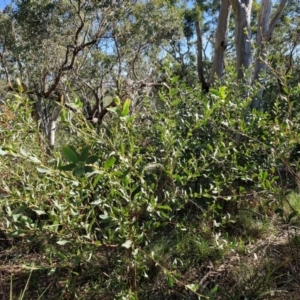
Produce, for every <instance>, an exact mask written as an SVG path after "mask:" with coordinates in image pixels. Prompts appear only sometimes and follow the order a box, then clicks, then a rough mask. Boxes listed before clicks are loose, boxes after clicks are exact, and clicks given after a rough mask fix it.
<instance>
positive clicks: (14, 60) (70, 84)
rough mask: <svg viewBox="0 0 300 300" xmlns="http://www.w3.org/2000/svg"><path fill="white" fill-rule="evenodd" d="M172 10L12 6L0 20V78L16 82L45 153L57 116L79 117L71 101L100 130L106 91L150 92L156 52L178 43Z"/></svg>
mask: <svg viewBox="0 0 300 300" xmlns="http://www.w3.org/2000/svg"><path fill="white" fill-rule="evenodd" d="M176 10H177V8H176V7H174V6H171V5H169V4H168V3H166V2H165V1H160V0H151V1H134V0H124V1H94V0H69V1H66V0H57V1H54V0H46V1H44V0H43V1H42V0H37V1H30V0H16V1H14V3H13V6H10V7H8V8H7V9H6V10H5V11H4V12H3V13H2V14H1V16H0V21H1V22H2V23H3V24H5V25H6V26H5V27H2V29H1V36H0V43H1V48H0V50H2V52H1V53H2V54H1V67H2V68H1V69H2V73H3V74H5V78H6V80H7V82H8V84H10V85H11V81H12V78H19V79H20V81H21V83H22V86H23V91H24V92H26V93H27V95H28V96H29V97H30V98H31V100H32V102H33V103H34V107H35V111H36V116H37V119H38V120H39V121H40V122H41V123H42V125H43V126H42V127H43V129H44V131H45V134H46V135H47V137H48V138H49V143H50V144H49V145H50V148H53V147H54V138H55V131H56V128H57V121H58V118H59V115H60V111H61V108H62V107H65V108H67V109H70V110H73V111H75V112H78V113H80V111H79V109H78V107H76V106H74V105H72V103H70V102H71V101H72V97H75V96H76V97H78V98H79V100H80V101H83V104H84V106H86V110H85V112H86V114H85V115H86V117H87V119H92V120H98V122H99V123H100V122H101V120H102V118H103V117H104V115H105V114H106V112H107V111H108V110H107V108H106V107H105V104H104V98H105V94H106V93H107V91H109V90H111V89H114V90H115V93H116V94H118V95H119V96H120V98H122V97H123V98H124V97H128V96H129V97H131V96H132V94H134V93H136V92H137V90H139V89H141V88H142V87H145V86H146V87H147V86H151V85H155V84H156V82H157V78H158V73H157V72H156V69H157V68H161V65H160V59H159V56H161V47H162V45H164V44H166V43H169V42H170V40H173V39H178V38H179V37H180V33H181V24H180V14H178V12H177V11H176ZM4 28H6V30H4ZM91 99H92V100H91ZM73 104H74V103H73ZM111 105H114V102H113V101H112V103H111Z"/></svg>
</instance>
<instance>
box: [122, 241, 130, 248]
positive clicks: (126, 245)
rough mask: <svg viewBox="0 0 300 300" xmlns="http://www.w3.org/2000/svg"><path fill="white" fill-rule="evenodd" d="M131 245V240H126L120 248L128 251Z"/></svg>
mask: <svg viewBox="0 0 300 300" xmlns="http://www.w3.org/2000/svg"><path fill="white" fill-rule="evenodd" d="M131 245H132V241H131V240H127V241H126V242H125V243H123V244H122V247H125V248H126V249H129V248H130V247H131Z"/></svg>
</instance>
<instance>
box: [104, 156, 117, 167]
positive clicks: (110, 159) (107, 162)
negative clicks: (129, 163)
mask: <svg viewBox="0 0 300 300" xmlns="http://www.w3.org/2000/svg"><path fill="white" fill-rule="evenodd" d="M115 161H116V158H115V157H113V156H111V157H110V158H109V159H108V160H107V161H106V162H105V164H104V169H105V170H107V169H109V168H110V167H112V166H113V165H114V164H115Z"/></svg>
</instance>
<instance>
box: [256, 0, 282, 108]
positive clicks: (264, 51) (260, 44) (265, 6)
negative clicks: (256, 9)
mask: <svg viewBox="0 0 300 300" xmlns="http://www.w3.org/2000/svg"><path fill="white" fill-rule="evenodd" d="M286 4H287V0H282V1H281V3H280V5H279V6H278V8H277V10H276V12H275V13H274V15H273V17H272V19H271V21H270V15H271V7H272V1H271V0H262V2H261V9H260V14H259V19H258V26H257V37H256V48H257V54H256V60H255V66H254V74H253V83H255V82H256V81H260V75H261V74H262V73H263V72H264V71H266V69H267V66H268V65H267V57H268V50H269V49H268V48H269V42H270V40H271V38H272V36H273V33H274V29H275V26H276V24H278V21H279V18H280V16H281V14H282V12H283V9H284V7H285V6H286ZM262 85H263V84H262ZM263 91H264V88H262V89H261V90H260V91H259V94H258V97H257V98H256V99H253V100H252V103H251V109H253V108H255V109H257V110H262V109H263V105H264V103H263V97H262V96H263Z"/></svg>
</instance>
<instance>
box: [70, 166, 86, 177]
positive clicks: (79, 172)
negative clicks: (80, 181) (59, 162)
mask: <svg viewBox="0 0 300 300" xmlns="http://www.w3.org/2000/svg"><path fill="white" fill-rule="evenodd" d="M83 173H84V167H78V168H76V169H75V170H74V171H73V174H74V176H77V177H79V176H81V175H82V174H83Z"/></svg>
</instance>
